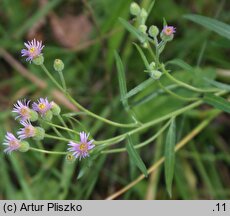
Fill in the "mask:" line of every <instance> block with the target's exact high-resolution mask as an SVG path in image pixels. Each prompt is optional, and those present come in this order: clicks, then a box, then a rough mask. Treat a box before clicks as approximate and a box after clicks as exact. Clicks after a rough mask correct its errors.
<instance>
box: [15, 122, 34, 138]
mask: <svg viewBox="0 0 230 216" xmlns="http://www.w3.org/2000/svg"><path fill="white" fill-rule="evenodd" d="M20 123H21V124H22V125H23V126H24V128H21V129H20V130H19V131H18V132H17V134H18V138H19V139H26V138H29V137H34V136H35V128H34V127H33V126H32V125H31V123H30V122H29V121H24V122H23V121H21V122H20Z"/></svg>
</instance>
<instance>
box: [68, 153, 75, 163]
mask: <svg viewBox="0 0 230 216" xmlns="http://www.w3.org/2000/svg"><path fill="white" fill-rule="evenodd" d="M65 159H66V161H67V162H68V163H73V162H74V161H75V160H76V158H75V157H74V156H73V155H72V154H67V155H66V157H65Z"/></svg>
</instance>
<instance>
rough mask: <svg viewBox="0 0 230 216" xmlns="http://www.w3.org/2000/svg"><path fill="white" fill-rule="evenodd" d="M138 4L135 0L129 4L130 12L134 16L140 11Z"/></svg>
mask: <svg viewBox="0 0 230 216" xmlns="http://www.w3.org/2000/svg"><path fill="white" fill-rule="evenodd" d="M140 11H141V9H140V6H139V5H138V4H137V3H136V2H132V3H131V4H130V13H131V14H132V15H134V16H137V15H138V14H139V13H140Z"/></svg>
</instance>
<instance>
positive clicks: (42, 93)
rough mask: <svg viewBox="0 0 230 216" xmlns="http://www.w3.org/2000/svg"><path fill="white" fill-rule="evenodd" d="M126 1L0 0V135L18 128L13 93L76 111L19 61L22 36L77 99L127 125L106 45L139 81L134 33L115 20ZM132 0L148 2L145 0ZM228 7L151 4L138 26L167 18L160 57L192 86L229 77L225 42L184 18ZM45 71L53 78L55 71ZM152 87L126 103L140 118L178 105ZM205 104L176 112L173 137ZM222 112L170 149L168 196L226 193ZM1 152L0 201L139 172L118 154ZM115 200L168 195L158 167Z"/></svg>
mask: <svg viewBox="0 0 230 216" xmlns="http://www.w3.org/2000/svg"><path fill="white" fill-rule="evenodd" d="M130 3H131V1H130V0H116V1H114V0H82V1H80V0H79V1H78V0H65V1H63V0H49V1H48V0H37V1H36V0H20V1H18V0H1V1H0V70H1V71H0V128H1V130H0V140H1V142H2V141H3V139H4V136H5V132H6V131H13V132H16V130H17V129H18V127H19V125H18V124H16V122H15V121H14V119H13V117H12V114H11V110H12V104H14V103H15V102H16V100H18V99H21V98H30V99H31V100H36V99H37V98H39V97H46V96H48V98H49V99H53V100H54V101H56V102H58V103H59V104H60V105H61V107H62V113H69V112H73V111H76V108H75V107H74V106H72V104H70V103H69V102H68V101H67V100H66V99H65V98H64V97H63V95H62V94H61V93H60V92H58V91H56V90H55V88H54V86H53V84H52V83H51V82H50V80H48V79H47V77H46V76H45V74H44V73H43V72H42V71H41V69H40V68H39V67H36V66H35V65H33V64H29V63H26V62H25V60H24V59H23V58H22V57H21V56H20V50H21V49H22V48H23V43H24V42H25V41H27V40H31V39H33V38H36V39H38V40H42V41H43V43H44V44H45V48H44V50H43V51H44V52H43V53H44V57H45V65H46V66H47V67H48V68H49V69H50V70H53V61H54V59H55V58H60V59H62V60H63V62H64V63H65V70H64V76H65V79H66V83H67V85H68V88H69V91H70V92H71V94H72V96H73V97H74V98H75V99H76V100H77V101H78V102H80V103H81V104H82V105H84V106H85V107H87V108H88V109H90V110H91V111H94V112H95V113H97V114H99V115H101V116H104V117H108V118H109V119H113V120H115V121H118V122H124V123H128V122H130V119H128V117H127V114H126V112H125V111H124V109H123V107H122V104H121V102H120V96H119V88H118V79H117V71H116V67H115V60H114V50H117V51H118V52H119V54H120V56H121V58H122V61H123V63H124V65H125V68H126V79H127V87H128V89H132V88H133V87H135V86H136V85H138V84H139V83H141V82H142V81H144V80H145V79H146V78H147V75H146V73H144V72H143V71H144V69H145V68H144V65H143V62H142V60H141V59H140V56H139V55H138V52H137V51H136V49H135V47H134V46H133V44H132V42H133V41H134V38H133V37H132V36H131V35H130V33H128V32H127V31H126V30H125V29H124V27H123V26H122V25H121V23H120V22H119V20H118V18H119V17H123V18H124V19H128V20H130V19H131V17H130V15H129V5H130ZM139 3H140V4H141V5H142V6H143V7H146V8H148V6H149V5H150V3H151V0H143V1H139ZM229 10H230V2H229V1H228V0H227V1H220V0H196V1H193V0H164V1H160V0H157V1H156V4H155V6H154V8H153V10H152V12H151V14H150V16H149V18H148V21H147V23H148V24H149V25H151V24H154V25H157V26H158V27H159V28H162V20H163V17H165V19H166V20H167V22H168V24H169V25H174V26H176V28H177V32H176V35H175V39H174V40H173V41H172V42H170V43H169V44H168V46H167V48H166V50H165V51H164V54H163V58H162V61H163V62H166V61H169V60H172V59H175V58H180V59H182V60H183V61H185V62H186V63H188V64H189V65H191V67H192V69H191V70H192V73H188V72H186V71H185V70H182V69H181V68H180V67H178V66H175V65H174V66H170V67H171V68H170V69H171V70H173V71H174V73H175V74H176V76H178V77H180V79H182V80H184V81H187V80H190V81H191V82H193V83H196V84H200V85H201V86H202V85H203V83H202V80H199V76H198V75H197V74H199V73H202V74H207V76H208V77H212V78H216V79H217V80H220V81H223V82H225V83H226V84H229V83H230V61H229V56H230V40H228V39H226V38H224V37H221V36H219V35H217V34H215V33H213V32H210V31H208V30H206V29H205V28H203V27H201V26H199V25H197V24H195V23H192V22H191V21H189V20H186V19H184V18H183V15H185V14H191V13H193V14H200V15H204V16H208V17H212V18H217V19H218V20H221V21H222V22H225V23H230V13H229ZM54 76H55V77H56V78H57V79H58V75H57V74H55V72H54ZM163 81H164V80H163ZM165 82H167V81H165ZM157 90H158V86H155V85H153V86H151V87H149V88H147V89H146V90H144V91H142V92H141V93H140V94H138V95H137V96H135V97H132V98H131V100H130V103H131V105H132V108H133V110H134V111H135V113H136V114H137V116H138V119H139V120H140V121H141V122H146V121H149V120H152V119H154V118H157V117H160V116H162V115H164V114H166V113H169V112H171V111H173V110H176V109H178V108H180V107H183V106H184V104H185V103H184V102H181V101H178V100H177V99H175V98H172V97H170V96H168V95H167V94H162V95H161V96H159V97H154V92H156V91H157ZM208 109H209V106H207V105H202V106H201V107H199V109H196V110H195V111H194V110H193V111H190V112H186V114H185V115H183V116H181V117H179V118H178V119H177V123H178V136H177V137H178V141H179V140H180V139H181V138H182V137H184V136H185V135H187V134H188V133H189V132H190V131H191V130H192V129H193V128H194V127H196V126H197V125H198V124H199V122H201V120H202V119H203V118H204V116H205V111H206V110H208ZM76 118H77V119H78V120H80V121H81V122H82V123H83V124H84V125H85V127H86V128H87V129H88V131H90V133H91V134H92V135H93V137H95V139H97V140H100V139H106V138H110V137H113V136H115V135H118V134H119V133H122V132H124V130H123V129H117V128H114V127H112V126H108V125H105V124H103V123H101V122H98V121H95V119H92V118H90V117H87V116H83V117H81V118H79V117H76ZM229 119H230V117H229V115H227V114H224V113H222V114H220V115H219V116H218V118H216V119H215V120H214V121H213V122H212V124H210V125H209V126H208V127H207V128H205V129H204V130H203V131H202V132H201V133H200V134H199V135H198V136H196V137H195V138H194V139H193V140H192V141H190V142H189V143H188V144H187V145H186V147H185V148H183V149H181V150H180V151H179V152H178V153H177V154H176V167H175V176H174V182H173V188H172V189H173V196H172V199H229V198H230V173H229V171H230V169H229V164H230V157H229V156H230V155H229V153H230V147H229V143H230V136H229V129H230V121H229ZM160 128H161V125H157V126H155V127H154V128H151V130H149V131H145V132H144V133H143V134H141V135H137V136H135V137H134V139H135V142H137V143H138V142H141V141H144V140H145V139H147V138H148V137H149V136H151V135H153V134H154V133H156V132H157V131H158V130H159V129H160ZM164 140H165V133H163V134H162V135H161V136H160V137H158V139H157V141H156V142H154V143H151V144H150V145H148V146H147V147H144V148H142V149H141V150H140V155H141V157H142V158H143V160H144V162H145V164H146V166H147V167H149V166H151V165H152V164H153V163H154V162H155V161H157V160H158V159H159V158H160V157H161V156H162V152H163V148H164ZM124 144H125V143H124V142H123V143H120V144H119V146H122V147H123V146H124ZM31 145H40V143H36V142H34V143H33V144H31ZM44 145H45V147H46V148H47V149H54V150H65V149H66V144H64V143H62V142H60V143H59V142H54V141H52V140H45V142H44ZM2 149H3V148H2V147H1V152H0V164H1V166H0V176H1V181H0V199H104V198H106V197H107V196H109V195H110V194H113V193H114V192H116V191H117V190H119V189H120V188H122V187H124V186H125V185H127V184H128V183H130V182H131V181H132V180H134V179H135V178H136V177H138V176H139V175H140V172H139V170H137V169H136V168H135V167H134V166H133V164H132V163H130V161H129V158H128V156H127V153H126V152H124V153H117V154H101V155H100V156H99V157H97V159H96V160H95V161H94V163H93V164H91V167H89V168H88V169H87V168H86V167H84V164H80V163H74V164H69V163H67V162H66V160H65V158H63V157H61V156H52V155H51V156H50V155H43V154H39V153H34V152H27V153H19V152H17V153H13V154H12V155H11V156H6V155H4V154H3V151H2ZM79 173H80V175H79ZM119 198H120V199H169V196H168V194H167V192H166V189H165V182H164V172H163V167H159V168H158V169H157V170H156V172H154V173H153V174H152V175H150V176H149V178H146V179H144V180H142V181H141V182H140V183H138V184H136V185H135V186H134V187H133V188H132V189H130V190H129V191H128V192H126V193H125V194H124V195H122V196H120V197H119Z"/></svg>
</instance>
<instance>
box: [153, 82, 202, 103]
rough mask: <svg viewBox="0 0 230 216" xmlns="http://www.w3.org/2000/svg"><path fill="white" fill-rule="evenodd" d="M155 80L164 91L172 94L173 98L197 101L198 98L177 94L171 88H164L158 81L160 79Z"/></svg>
mask: <svg viewBox="0 0 230 216" xmlns="http://www.w3.org/2000/svg"><path fill="white" fill-rule="evenodd" d="M157 81H158V82H157V83H158V84H159V86H160V87H161V88H162V89H163V90H164V91H165V92H167V93H168V94H170V95H172V96H173V97H175V98H177V99H179V100H183V101H197V100H198V98H186V97H183V96H180V95H178V94H176V93H174V92H172V91H171V90H169V89H167V88H165V87H164V86H163V85H162V83H161V82H160V80H157Z"/></svg>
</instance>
